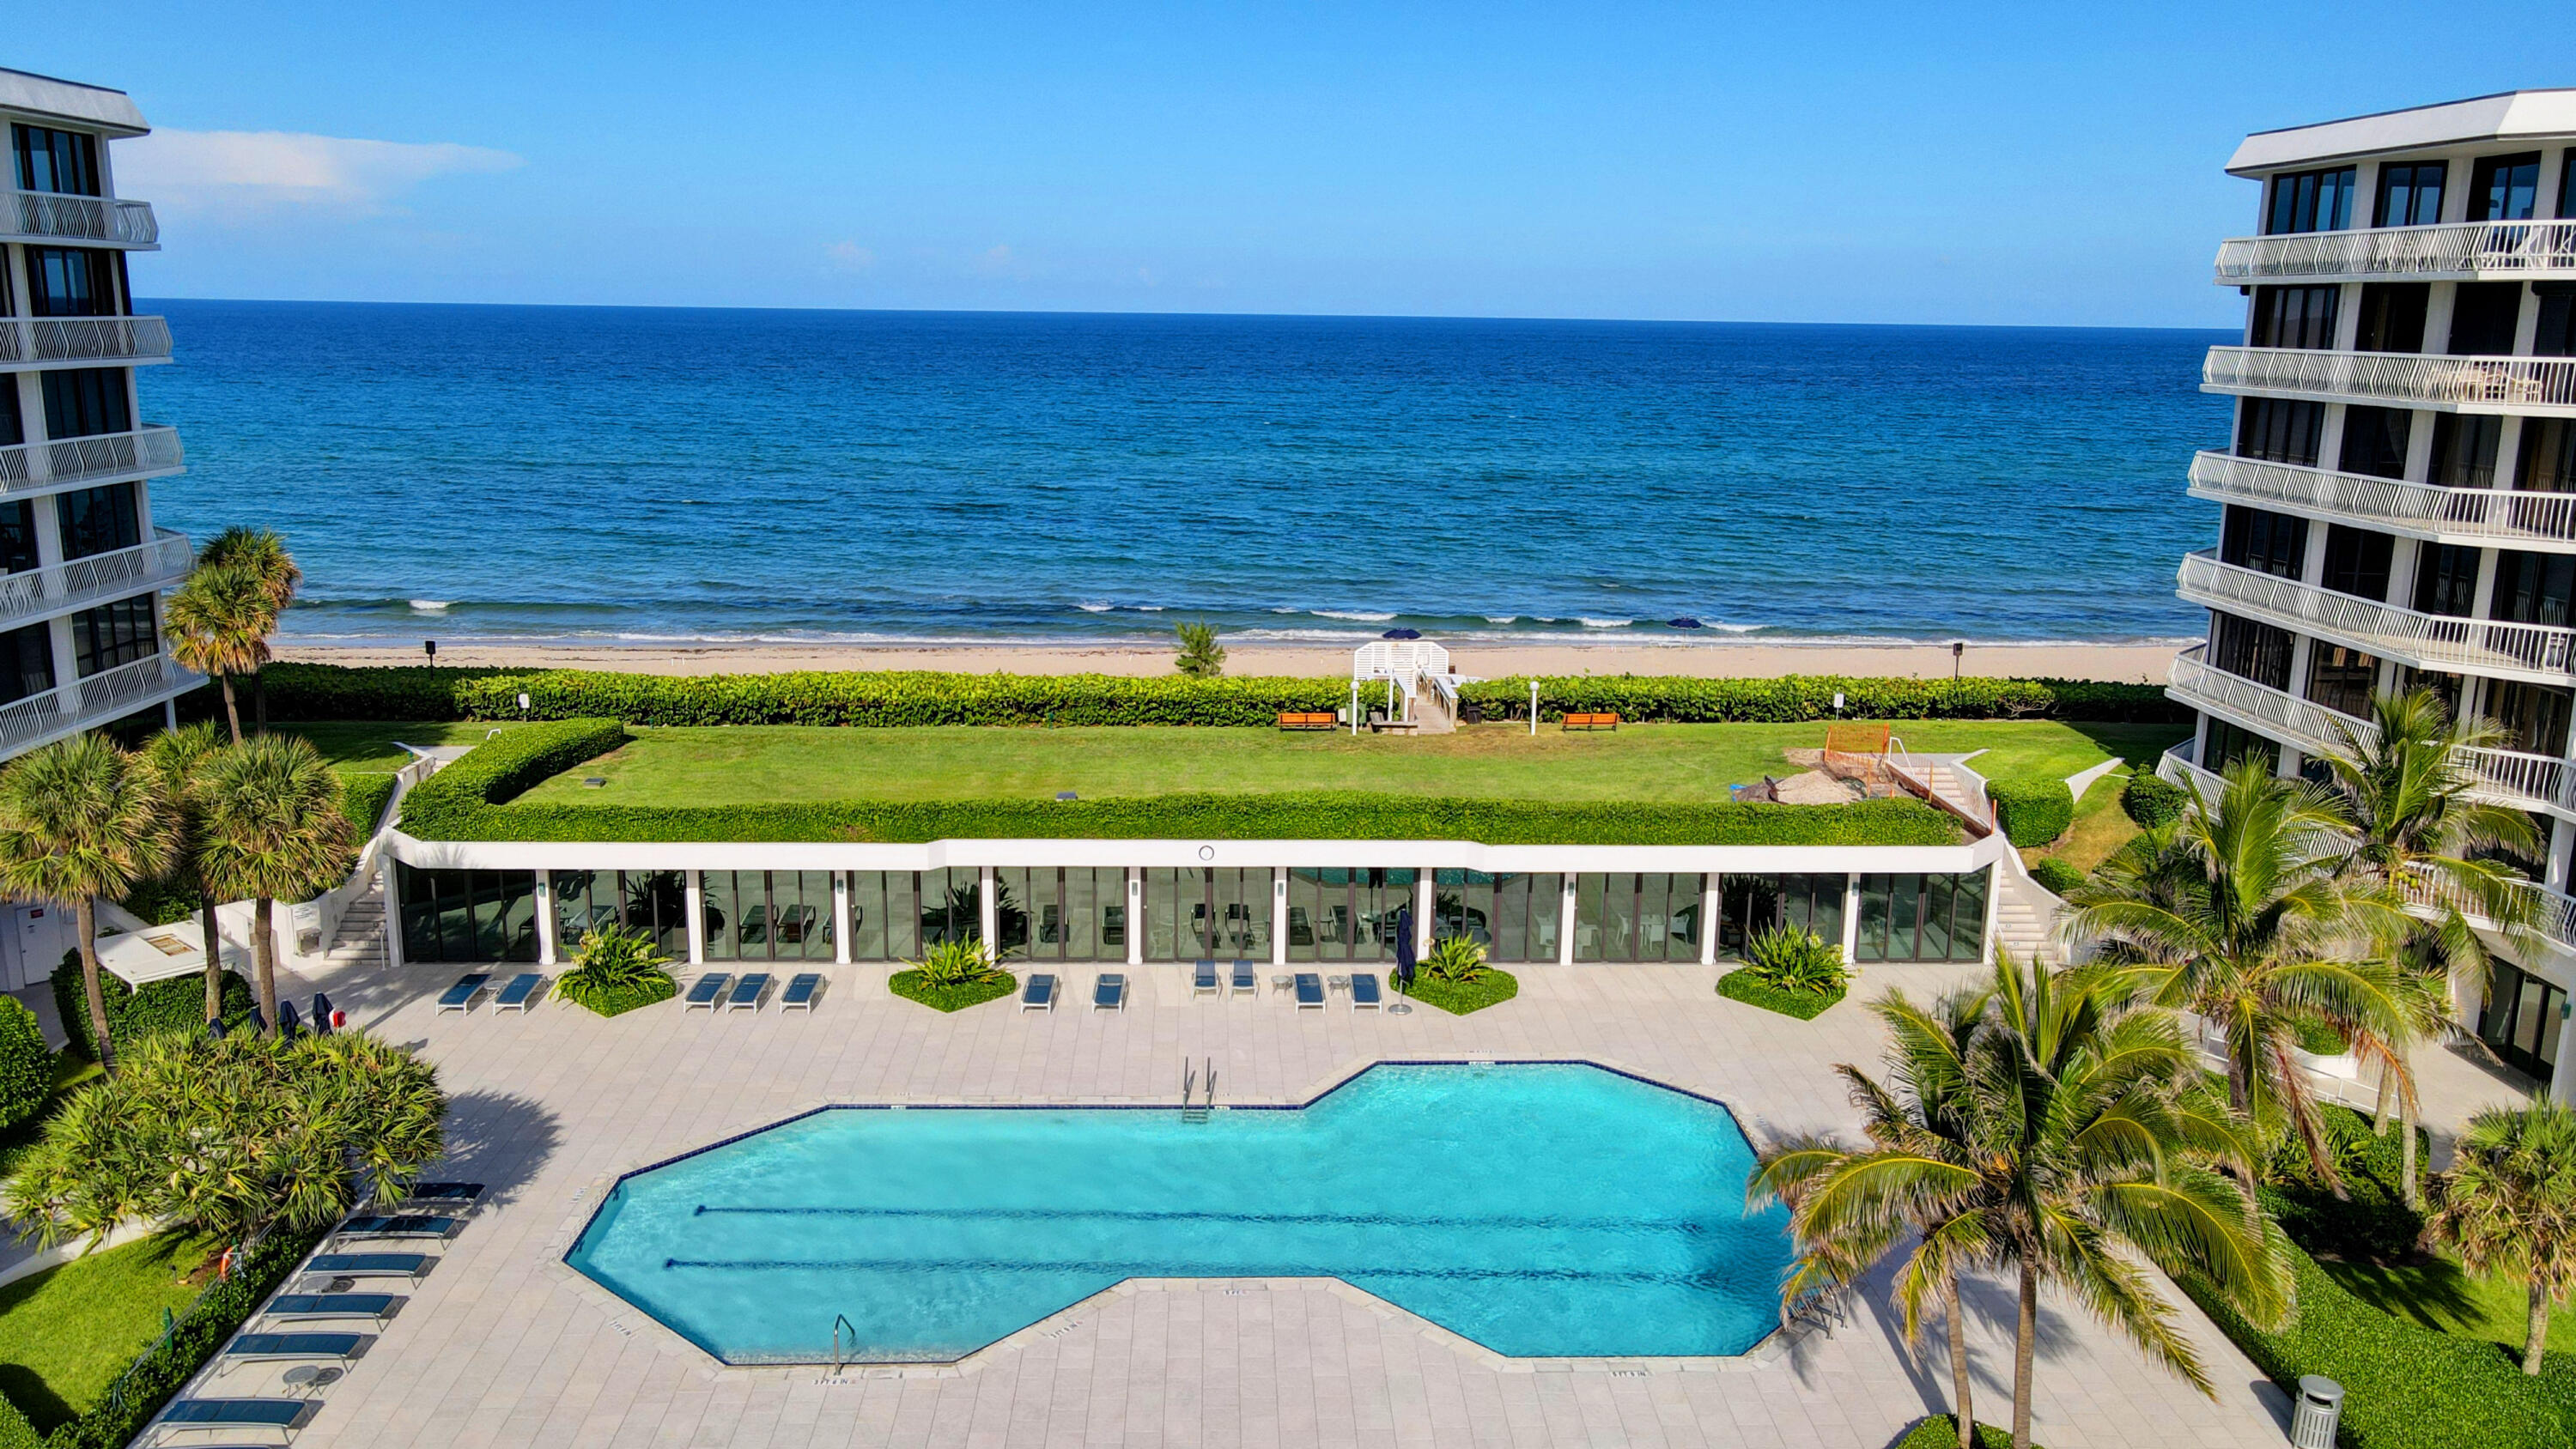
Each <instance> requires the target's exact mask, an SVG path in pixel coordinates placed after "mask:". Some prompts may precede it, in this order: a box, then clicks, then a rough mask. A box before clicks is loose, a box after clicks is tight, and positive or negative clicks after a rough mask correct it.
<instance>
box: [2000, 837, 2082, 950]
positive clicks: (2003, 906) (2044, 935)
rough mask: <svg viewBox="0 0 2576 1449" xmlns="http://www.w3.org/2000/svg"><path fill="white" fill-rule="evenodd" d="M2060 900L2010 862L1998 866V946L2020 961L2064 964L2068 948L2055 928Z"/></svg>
mask: <svg viewBox="0 0 2576 1449" xmlns="http://www.w3.org/2000/svg"><path fill="white" fill-rule="evenodd" d="M2057 907H2058V902H2057V898H2056V897H2055V896H2052V895H2050V894H2049V893H2048V892H2047V891H2046V890H2044V889H2042V888H2041V887H2040V886H2039V884H2038V883H2037V882H2035V881H2033V880H2031V879H2030V878H2029V877H2028V876H2025V875H2023V874H2022V873H2021V872H2019V871H2017V870H2015V869H2013V868H2012V866H2011V864H2010V863H2009V862H2007V863H2004V864H2001V865H1998V866H1997V867H1996V868H1995V949H1997V950H1999V951H2007V952H2010V953H2011V954H2012V958H2013V959H2014V960H2016V961H2043V962H2046V963H2048V964H2050V965H2053V966H2055V965H2064V964H2065V962H2066V959H2067V957H2066V948H2065V947H2064V946H2063V945H2061V944H2059V943H2058V941H2057V939H2056V936H2055V933H2054V930H2053V927H2054V924H2055V916H2056V913H2057Z"/></svg>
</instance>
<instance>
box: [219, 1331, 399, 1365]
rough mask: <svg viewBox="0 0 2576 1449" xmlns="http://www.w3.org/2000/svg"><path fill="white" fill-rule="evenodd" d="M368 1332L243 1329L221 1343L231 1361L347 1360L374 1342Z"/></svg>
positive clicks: (358, 1356)
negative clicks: (276, 1331) (286, 1331)
mask: <svg viewBox="0 0 2576 1449" xmlns="http://www.w3.org/2000/svg"><path fill="white" fill-rule="evenodd" d="M375 1342H376V1336H375V1335H374V1334H372V1333H244V1334H240V1335H237V1336H236V1337H235V1338H234V1339H233V1341H232V1342H231V1343H228V1344H226V1345H224V1357H225V1358H226V1359H229V1360H230V1361H232V1362H234V1363H283V1362H285V1361H286V1360H288V1359H315V1358H335V1359H338V1360H339V1361H340V1362H342V1363H351V1362H354V1361H356V1360H358V1359H362V1358H365V1357H366V1356H367V1350H368V1349H369V1348H372V1347H374V1346H375Z"/></svg>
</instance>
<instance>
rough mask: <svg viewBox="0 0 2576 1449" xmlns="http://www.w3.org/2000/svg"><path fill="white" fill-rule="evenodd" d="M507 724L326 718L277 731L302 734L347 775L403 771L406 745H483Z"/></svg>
mask: <svg viewBox="0 0 2576 1449" xmlns="http://www.w3.org/2000/svg"><path fill="white" fill-rule="evenodd" d="M508 728H510V726H508V725H506V724H430V723H426V722H422V721H416V720H392V721H385V720H325V721H322V722H320V723H317V724H282V725H279V726H277V729H276V733H278V734H287V735H302V736H304V738H306V739H308V740H311V741H312V742H313V748H315V749H317V750H320V751H321V752H322V759H323V761H324V763H326V764H328V765H330V767H331V768H332V769H334V770H338V771H340V772H341V773H343V774H347V773H350V772H353V771H371V770H399V769H401V768H402V767H403V766H405V765H408V764H410V763H411V756H410V755H408V754H406V753H404V751H403V748H402V747H403V746H404V745H471V744H479V743H481V742H482V741H483V739H484V737H485V736H487V735H489V734H490V733H491V732H492V731H494V730H505V729H508Z"/></svg>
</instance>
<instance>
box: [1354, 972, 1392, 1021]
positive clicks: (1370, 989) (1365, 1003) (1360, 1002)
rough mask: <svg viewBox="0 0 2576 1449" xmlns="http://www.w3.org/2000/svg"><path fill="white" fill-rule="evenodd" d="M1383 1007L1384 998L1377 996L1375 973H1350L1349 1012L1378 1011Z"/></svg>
mask: <svg viewBox="0 0 2576 1449" xmlns="http://www.w3.org/2000/svg"><path fill="white" fill-rule="evenodd" d="M1385 1005H1386V998H1385V997H1383V996H1381V995H1379V994H1378V989H1377V973H1376V972H1374V971H1354V972H1352V973H1351V1010H1353V1011H1378V1010H1381V1009H1383V1008H1384V1007H1385Z"/></svg>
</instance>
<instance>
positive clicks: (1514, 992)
mask: <svg viewBox="0 0 2576 1449" xmlns="http://www.w3.org/2000/svg"><path fill="white" fill-rule="evenodd" d="M1404 994H1405V995H1406V996H1408V997H1410V998H1412V999H1413V1000H1415V1001H1419V1002H1421V1003H1422V1004H1423V1005H1425V1006H1436V1007H1439V1008H1440V1009H1441V1010H1442V1011H1445V1012H1447V1013H1449V1014H1450V1015H1451V1016H1465V1015H1467V1014H1468V1013H1469V1012H1474V1011H1482V1010H1484V1009H1485V1008H1486V1007H1488V1006H1495V1005H1499V1004H1500V1003H1502V1002H1506V1001H1509V1000H1511V999H1512V998H1513V997H1515V996H1518V995H1520V994H1521V983H1520V978H1519V977H1516V976H1514V975H1513V974H1512V973H1510V972H1509V971H1497V970H1495V969H1494V968H1492V967H1490V966H1488V967H1486V968H1485V969H1484V970H1483V971H1482V972H1481V973H1479V974H1478V975H1477V977H1476V979H1474V980H1473V981H1451V980H1448V979H1446V978H1444V977H1439V976H1433V975H1430V974H1428V973H1422V972H1417V973H1415V975H1414V978H1413V981H1412V984H1410V985H1408V986H1406V987H1405V988H1404Z"/></svg>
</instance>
